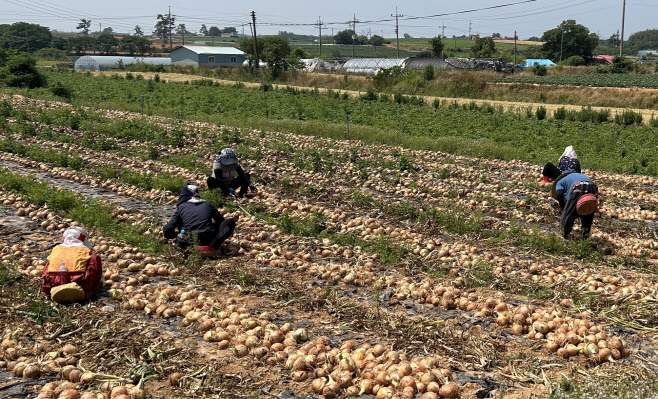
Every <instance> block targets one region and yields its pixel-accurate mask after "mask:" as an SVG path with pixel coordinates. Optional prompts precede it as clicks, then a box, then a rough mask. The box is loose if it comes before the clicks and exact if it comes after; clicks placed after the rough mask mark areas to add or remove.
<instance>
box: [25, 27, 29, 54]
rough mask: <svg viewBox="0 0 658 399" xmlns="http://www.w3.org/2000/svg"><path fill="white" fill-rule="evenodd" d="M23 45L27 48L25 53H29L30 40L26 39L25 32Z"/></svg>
mask: <svg viewBox="0 0 658 399" xmlns="http://www.w3.org/2000/svg"><path fill="white" fill-rule="evenodd" d="M25 45H26V46H27V52H28V53H29V52H30V39H28V38H27V32H25Z"/></svg>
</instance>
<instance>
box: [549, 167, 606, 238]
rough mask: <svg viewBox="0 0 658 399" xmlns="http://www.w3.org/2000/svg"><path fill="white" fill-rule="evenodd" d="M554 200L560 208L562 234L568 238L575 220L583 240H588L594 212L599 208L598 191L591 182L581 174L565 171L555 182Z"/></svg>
mask: <svg viewBox="0 0 658 399" xmlns="http://www.w3.org/2000/svg"><path fill="white" fill-rule="evenodd" d="M554 188H555V199H557V201H558V202H559V203H560V207H561V208H562V222H561V227H562V233H563V235H564V238H565V239H568V238H569V234H571V230H572V229H573V225H574V223H575V221H576V219H578V218H580V222H581V224H582V226H583V231H582V237H583V239H587V238H589V234H590V231H591V230H592V222H594V212H596V211H597V209H598V207H599V200H598V193H599V189H598V187H597V186H596V184H594V182H592V180H591V179H590V178H589V177H587V176H585V175H584V174H582V173H578V172H576V171H570V170H567V171H566V173H564V174H562V175H561V176H559V177H558V179H557V180H556V181H555V185H554Z"/></svg>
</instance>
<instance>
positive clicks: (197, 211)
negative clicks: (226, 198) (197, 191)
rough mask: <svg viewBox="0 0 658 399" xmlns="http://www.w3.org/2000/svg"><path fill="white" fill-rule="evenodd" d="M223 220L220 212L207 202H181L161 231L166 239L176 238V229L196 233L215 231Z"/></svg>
mask: <svg viewBox="0 0 658 399" xmlns="http://www.w3.org/2000/svg"><path fill="white" fill-rule="evenodd" d="M223 221H224V217H223V216H222V214H221V213H219V211H218V210H217V208H215V207H214V206H212V205H211V204H210V203H209V202H206V201H204V202H199V203H193V202H183V203H182V204H180V205H178V206H177V207H176V212H174V215H173V216H172V217H171V219H170V220H169V222H168V223H167V224H166V225H165V226H164V228H163V229H162V232H163V234H164V236H165V237H166V238H168V239H173V238H176V229H178V230H182V229H184V230H185V231H188V232H190V233H191V232H193V231H196V232H197V233H213V232H217V226H219V225H220V224H221V223H222V222H223Z"/></svg>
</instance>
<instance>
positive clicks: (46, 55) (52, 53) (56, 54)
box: [34, 47, 66, 60]
mask: <svg viewBox="0 0 658 399" xmlns="http://www.w3.org/2000/svg"><path fill="white" fill-rule="evenodd" d="M65 56H66V51H62V50H58V49H56V48H52V47H47V48H42V49H41V50H39V51H36V52H35V53H34V58H36V59H40V60H59V59H62V58H64V57H65Z"/></svg>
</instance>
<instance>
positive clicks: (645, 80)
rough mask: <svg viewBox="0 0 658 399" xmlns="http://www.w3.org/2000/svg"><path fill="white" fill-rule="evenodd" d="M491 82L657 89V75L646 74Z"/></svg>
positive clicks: (564, 76) (531, 78)
mask: <svg viewBox="0 0 658 399" xmlns="http://www.w3.org/2000/svg"><path fill="white" fill-rule="evenodd" d="M490 81H491V82H502V83H531V84H545V85H573V86H595V87H647V88H658V75H648V74H637V75H633V74H628V75H627V74H575V75H549V76H524V77H513V76H512V77H509V78H502V79H491V80H490Z"/></svg>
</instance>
